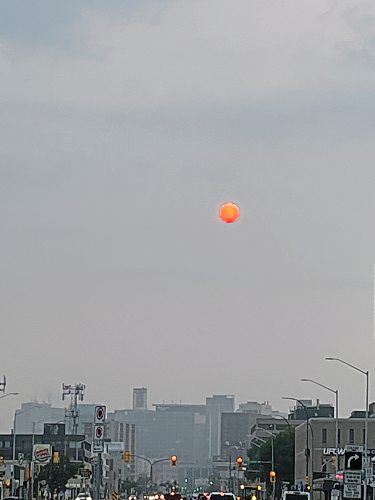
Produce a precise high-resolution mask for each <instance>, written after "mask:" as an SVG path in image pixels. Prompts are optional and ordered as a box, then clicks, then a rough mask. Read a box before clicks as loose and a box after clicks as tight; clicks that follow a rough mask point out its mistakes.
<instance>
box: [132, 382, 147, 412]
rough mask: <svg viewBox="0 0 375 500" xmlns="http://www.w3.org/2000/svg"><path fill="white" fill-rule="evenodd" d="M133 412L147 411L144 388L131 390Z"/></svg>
mask: <svg viewBox="0 0 375 500" xmlns="http://www.w3.org/2000/svg"><path fill="white" fill-rule="evenodd" d="M133 410H147V388H146V387H135V388H134V389H133Z"/></svg>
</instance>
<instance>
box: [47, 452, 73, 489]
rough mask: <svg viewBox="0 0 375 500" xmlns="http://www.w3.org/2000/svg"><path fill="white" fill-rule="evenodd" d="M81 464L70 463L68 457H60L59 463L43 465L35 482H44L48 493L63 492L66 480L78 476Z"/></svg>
mask: <svg viewBox="0 0 375 500" xmlns="http://www.w3.org/2000/svg"><path fill="white" fill-rule="evenodd" d="M80 467H82V464H78V463H76V462H75V463H73V462H70V460H69V457H67V456H66V455H60V462H59V463H58V464H54V463H53V462H52V461H51V462H49V463H48V464H47V465H45V466H44V467H43V468H42V470H41V471H40V473H39V475H38V478H37V480H38V481H43V480H44V481H46V483H47V484H48V487H49V490H50V491H54V490H57V491H62V490H65V485H66V483H67V482H68V480H69V479H70V478H72V477H74V476H76V475H77V474H78V469H79V468H80Z"/></svg>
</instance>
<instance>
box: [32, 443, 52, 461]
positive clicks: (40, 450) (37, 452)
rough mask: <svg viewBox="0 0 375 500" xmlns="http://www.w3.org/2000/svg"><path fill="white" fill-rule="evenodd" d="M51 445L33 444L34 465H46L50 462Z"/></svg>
mask: <svg viewBox="0 0 375 500" xmlns="http://www.w3.org/2000/svg"><path fill="white" fill-rule="evenodd" d="M51 453H52V450H51V445H50V444H34V446H33V460H34V462H35V463H36V464H48V462H49V461H50V460H51Z"/></svg>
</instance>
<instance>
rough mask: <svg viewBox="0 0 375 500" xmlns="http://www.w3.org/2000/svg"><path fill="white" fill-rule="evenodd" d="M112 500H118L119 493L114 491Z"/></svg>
mask: <svg viewBox="0 0 375 500" xmlns="http://www.w3.org/2000/svg"><path fill="white" fill-rule="evenodd" d="M112 500H118V493H117V491H112Z"/></svg>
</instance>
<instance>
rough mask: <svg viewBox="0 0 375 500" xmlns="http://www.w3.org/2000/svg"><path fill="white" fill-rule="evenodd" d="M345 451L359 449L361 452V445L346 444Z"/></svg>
mask: <svg viewBox="0 0 375 500" xmlns="http://www.w3.org/2000/svg"><path fill="white" fill-rule="evenodd" d="M345 451H357V452H358V451H359V452H361V453H362V452H363V446H358V445H357V444H347V445H346V446H345Z"/></svg>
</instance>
